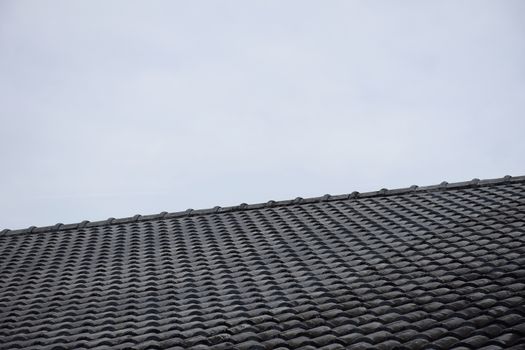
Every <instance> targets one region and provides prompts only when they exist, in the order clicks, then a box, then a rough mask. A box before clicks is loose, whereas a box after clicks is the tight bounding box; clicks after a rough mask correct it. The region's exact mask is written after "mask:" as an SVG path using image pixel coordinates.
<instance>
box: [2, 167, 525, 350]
mask: <svg viewBox="0 0 525 350" xmlns="http://www.w3.org/2000/svg"><path fill="white" fill-rule="evenodd" d="M524 298H525V177H508V176H507V177H505V178H502V179H494V180H483V181H480V180H477V179H475V180H473V181H469V182H463V183H454V184H447V183H445V182H444V183H442V184H440V185H436V186H428V187H416V186H413V187H410V188H406V189H397V190H386V189H383V190H380V191H377V192H369V193H363V194H359V193H357V192H354V193H352V194H350V195H341V196H328V195H327V196H323V197H318V198H310V199H301V198H297V199H295V200H290V201H280V202H273V201H270V202H268V203H265V204H253V205H246V204H241V205H239V206H236V207H227V208H221V207H216V208H213V209H206V210H195V211H191V210H188V211H186V212H179V213H161V214H158V215H150V216H138V215H137V216H135V217H130V218H123V219H108V220H105V221H100V222H87V221H86V222H82V223H79V224H70V225H62V224H57V225H54V226H48V227H41V228H35V227H31V228H29V229H24V230H15V231H10V230H4V231H2V232H1V233H0V348H1V349H18V348H28V349H105V348H114V349H187V348H191V349H209V348H212V349H326V350H328V349H367V348H377V349H396V348H397V349H422V348H431V349H449V348H456V349H511V348H512V349H523V348H525V306H524V305H525V303H524Z"/></svg>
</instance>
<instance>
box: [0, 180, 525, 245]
mask: <svg viewBox="0 0 525 350" xmlns="http://www.w3.org/2000/svg"><path fill="white" fill-rule="evenodd" d="M523 181H525V175H524V176H510V175H505V176H504V177H501V178H494V179H484V180H480V179H477V178H475V179H472V180H470V181H463V182H453V183H448V182H446V181H443V182H441V183H440V184H437V185H430V186H422V187H419V186H417V185H412V186H410V187H403V188H396V189H386V188H382V189H380V190H378V191H369V192H363V193H360V192H357V191H354V192H352V193H349V194H343V195H330V194H325V195H324V196H320V197H310V198H301V197H297V198H295V199H292V200H281V201H274V200H269V201H268V202H264V203H255V204H246V203H241V204H239V205H235V206H229V207H220V206H216V207H213V208H208V209H198V210H193V209H186V210H184V211H177V212H171V213H168V212H161V213H159V214H153V215H135V216H130V217H125V218H120V219H115V218H108V219H106V220H100V221H93V222H91V221H87V220H85V221H82V222H79V223H73V224H62V223H57V224H55V225H52V226H41V227H35V226H30V227H28V228H24V229H17V230H10V229H4V230H2V231H0V235H16V234H24V233H43V232H58V231H65V230H71V229H79V228H84V227H95V226H108V225H112V224H122V223H130V222H143V221H153V220H160V219H167V218H180V217H185V216H201V215H208V214H215V213H227V212H232V211H241V210H252V209H261V208H268V207H281V206H287V205H293V204H310V203H319V202H329V201H337V200H344V199H359V198H370V197H378V196H392V195H400V194H406V193H413V192H430V191H443V190H449V189H462V188H470V187H480V186H491V185H498V184H507V183H515V182H523Z"/></svg>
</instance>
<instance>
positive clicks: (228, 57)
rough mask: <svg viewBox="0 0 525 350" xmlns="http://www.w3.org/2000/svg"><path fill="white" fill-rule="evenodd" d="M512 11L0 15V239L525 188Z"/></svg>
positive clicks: (76, 9)
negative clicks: (483, 182)
mask: <svg viewBox="0 0 525 350" xmlns="http://www.w3.org/2000/svg"><path fill="white" fill-rule="evenodd" d="M524 18H525V1H519V0H517V1H502V0H494V1H478V0H474V1H457V0H452V1H391V0H388V1H321V0H319V1H268V0H264V1H92V0H90V1H37V0H35V1H20V0H16V1H5V0H4V1H1V2H0V123H1V125H0V229H2V228H11V229H17V228H23V227H27V226H30V225H36V226H41V225H52V224H55V223H57V222H63V223H71V222H78V221H82V220H84V219H87V220H91V221H94V220H100V219H106V218H107V217H125V216H132V215H134V214H137V213H140V214H153V213H158V212H161V211H180V210H185V209H186V208H195V209H198V208H207V207H213V206H215V205H221V206H227V205H236V204H239V203H242V202H247V203H254V202H265V201H268V200H270V199H274V200H279V199H290V198H295V197H297V196H301V197H310V196H319V195H323V194H325V193H331V194H343V193H349V192H352V191H354V190H357V191H369V190H377V189H380V188H382V187H387V188H395V187H405V186H409V185H412V184H418V185H430V184H436V183H439V182H441V181H444V180H446V181H449V182H453V181H463V180H470V179H472V178H474V177H478V178H492V177H501V176H503V175H506V174H510V175H525V114H524V112H525V21H524Z"/></svg>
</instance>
